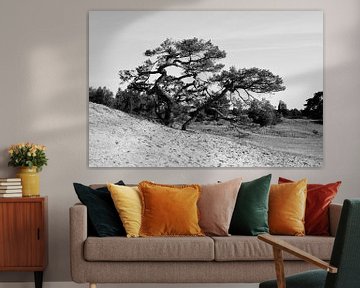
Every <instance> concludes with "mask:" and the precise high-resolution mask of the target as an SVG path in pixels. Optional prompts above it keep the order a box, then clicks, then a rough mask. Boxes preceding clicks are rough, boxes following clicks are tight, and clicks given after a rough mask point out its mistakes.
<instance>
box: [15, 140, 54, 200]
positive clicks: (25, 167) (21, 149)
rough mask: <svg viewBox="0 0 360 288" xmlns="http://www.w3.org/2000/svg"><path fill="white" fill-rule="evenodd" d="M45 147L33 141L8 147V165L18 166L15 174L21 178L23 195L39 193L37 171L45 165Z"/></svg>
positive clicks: (28, 195)
mask: <svg viewBox="0 0 360 288" xmlns="http://www.w3.org/2000/svg"><path fill="white" fill-rule="evenodd" d="M45 150H46V147H45V146H44V145H38V144H33V143H29V142H27V143H20V144H15V145H11V146H10V147H9V149H8V152H9V155H10V161H9V163H8V165H9V166H14V167H19V171H18V173H17V174H16V176H17V177H19V178H21V183H22V195H23V197H32V196H39V195H40V177H39V174H38V172H40V171H41V170H42V167H43V166H45V165H47V161H48V159H47V158H46V154H45Z"/></svg>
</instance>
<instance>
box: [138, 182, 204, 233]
mask: <svg viewBox="0 0 360 288" xmlns="http://www.w3.org/2000/svg"><path fill="white" fill-rule="evenodd" d="M138 187H139V190H140V191H141V199H142V218H141V228H140V236H142V237H147V236H174V235H176V236H190V235H192V236H203V235H204V234H203V233H202V231H201V229H200V226H199V215H198V208H197V206H196V203H197V201H198V199H199V196H200V186H199V185H195V184H194V185H181V186H179V185H164V184H156V183H153V182H149V181H142V182H140V183H139V185H138Z"/></svg>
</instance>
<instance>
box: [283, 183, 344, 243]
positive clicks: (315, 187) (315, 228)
mask: <svg viewBox="0 0 360 288" xmlns="http://www.w3.org/2000/svg"><path fill="white" fill-rule="evenodd" d="M292 182H293V181H291V180H289V179H286V178H282V177H279V184H281V183H292ZM340 184H341V181H337V182H335V183H329V184H307V198H306V211H305V233H306V234H307V235H318V236H329V235H330V233H329V230H330V223H329V206H330V203H331V201H332V200H333V199H334V198H335V196H336V193H337V191H338V188H339V186H340Z"/></svg>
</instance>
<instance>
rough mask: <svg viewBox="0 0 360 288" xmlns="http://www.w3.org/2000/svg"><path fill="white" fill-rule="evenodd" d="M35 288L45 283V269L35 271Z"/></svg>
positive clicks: (39, 287)
mask: <svg viewBox="0 0 360 288" xmlns="http://www.w3.org/2000/svg"><path fill="white" fill-rule="evenodd" d="M34 276H35V288H42V284H43V271H35V272H34Z"/></svg>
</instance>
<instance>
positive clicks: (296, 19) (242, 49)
mask: <svg viewBox="0 0 360 288" xmlns="http://www.w3.org/2000/svg"><path fill="white" fill-rule="evenodd" d="M193 37H198V38H202V39H204V40H211V41H212V43H213V44H214V45H217V46H219V48H220V49H221V50H225V51H226V53H227V56H226V58H225V59H222V60H221V63H223V64H225V68H229V67H230V66H235V67H237V68H249V67H258V68H264V69H269V70H270V71H271V72H272V73H274V74H277V75H279V76H281V77H282V78H283V80H284V84H285V86H286V90H285V91H282V92H278V93H275V94H274V95H271V96H267V97H265V98H266V99H268V100H270V101H271V103H272V104H273V105H276V106H277V104H278V103H279V100H280V99H281V100H284V101H285V103H286V104H287V107H288V108H289V109H290V108H298V109H302V108H303V104H304V103H305V100H306V99H308V98H310V97H312V96H313V94H314V93H315V92H317V91H322V90H323V13H322V11H91V12H89V86H93V87H98V86H106V87H108V88H109V89H110V90H111V91H113V92H114V94H116V91H117V89H118V87H119V76H118V72H119V70H122V69H134V68H135V67H137V66H138V65H140V64H142V62H143V61H144V60H145V59H146V58H145V56H144V52H145V50H146V49H152V48H155V47H157V46H159V44H160V43H161V42H163V41H164V40H165V39H166V38H172V39H174V40H181V39H184V38H193Z"/></svg>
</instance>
